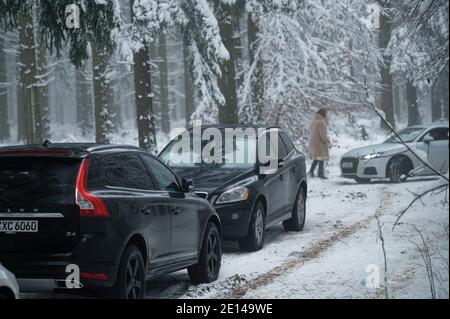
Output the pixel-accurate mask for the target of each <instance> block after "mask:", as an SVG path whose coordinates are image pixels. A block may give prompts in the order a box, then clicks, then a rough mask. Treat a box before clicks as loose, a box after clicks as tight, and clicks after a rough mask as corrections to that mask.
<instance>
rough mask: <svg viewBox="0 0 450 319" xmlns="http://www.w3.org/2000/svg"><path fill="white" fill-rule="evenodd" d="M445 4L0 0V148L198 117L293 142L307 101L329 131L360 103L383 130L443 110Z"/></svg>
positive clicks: (145, 139)
mask: <svg viewBox="0 0 450 319" xmlns="http://www.w3.org/2000/svg"><path fill="white" fill-rule="evenodd" d="M74 6H75V9H74ZM448 6H449V4H448V1H444V0H425V1H422V0H402V1H389V0H377V1H371V0H340V1H332V0H273V1H269V0H262V1H256V0H247V1H245V0H214V1H207V0H173V1H164V0H109V1H107V0H58V1H44V0H36V1H29V0H3V1H0V27H1V30H0V144H9V143H14V144H16V143H41V142H42V141H44V140H45V139H50V140H52V141H53V142H59V141H81V140H82V141H97V142H100V143H108V142H117V141H126V142H128V143H133V144H136V145H139V146H141V147H144V148H146V149H148V150H151V151H154V152H155V151H156V150H157V148H158V146H163V145H157V143H158V140H167V138H168V135H169V133H170V131H171V130H172V129H175V128H179V127H185V126H189V125H190V124H191V123H192V120H202V121H203V123H222V124H229V123H255V124H256V123H259V124H266V125H274V126H280V127H282V128H284V129H286V130H287V131H288V132H289V133H290V135H291V136H292V138H294V139H295V140H296V141H298V143H299V144H300V145H304V141H305V140H306V138H307V131H308V127H309V122H310V119H311V118H312V116H313V114H314V111H316V110H317V109H318V108H320V107H328V108H329V109H330V110H331V111H332V117H340V118H344V119H345V120H344V121H341V122H339V123H344V124H341V126H340V127H338V128H337V129H338V130H349V131H352V132H354V133H353V134H356V135H358V134H360V132H361V131H364V132H367V131H368V130H369V131H370V130H372V129H374V128H373V127H369V126H371V122H370V121H371V120H373V118H375V115H374V114H373V113H371V111H370V110H369V109H368V108H367V107H366V105H365V104H366V102H367V100H369V101H373V102H374V103H375V105H376V106H377V107H378V108H379V109H380V110H381V111H382V112H383V113H384V114H385V117H386V119H387V120H388V122H389V123H391V124H392V125H393V126H394V127H404V126H407V125H416V124H422V123H423V124H426V123H430V122H432V121H436V120H439V119H442V118H446V119H448V103H449V96H448V91H449V87H448V86H449V83H448V75H449V74H448V72H449V70H448V54H449V52H448V41H449V39H448V9H449V8H448ZM68 8H69V11H68ZM74 10H75V11H74ZM76 10H79V11H78V12H79V22H80V25H79V26H76V27H74V26H72V27H71V26H70V23H75V22H76V19H73V18H74V16H73V13H74V12H75V13H76V12H77V11H76ZM68 23H69V26H68ZM380 125H381V124H380ZM365 126H366V127H365ZM381 128H382V129H383V127H381Z"/></svg>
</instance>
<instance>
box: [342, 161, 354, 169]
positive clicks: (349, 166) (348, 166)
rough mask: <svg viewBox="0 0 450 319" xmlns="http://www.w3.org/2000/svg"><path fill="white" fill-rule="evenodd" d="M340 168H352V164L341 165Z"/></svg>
mask: <svg viewBox="0 0 450 319" xmlns="http://www.w3.org/2000/svg"><path fill="white" fill-rule="evenodd" d="M342 168H353V163H352V162H347V163H342Z"/></svg>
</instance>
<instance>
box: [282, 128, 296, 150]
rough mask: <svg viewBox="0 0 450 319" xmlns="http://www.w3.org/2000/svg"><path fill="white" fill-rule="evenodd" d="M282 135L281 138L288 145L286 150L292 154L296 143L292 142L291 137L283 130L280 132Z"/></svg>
mask: <svg viewBox="0 0 450 319" xmlns="http://www.w3.org/2000/svg"><path fill="white" fill-rule="evenodd" d="M280 135H281V139H282V140H283V142H284V145H285V146H286V151H287V153H288V154H290V153H291V152H292V150H293V149H294V144H292V142H291V139H290V138H289V137H288V136H287V134H286V133H284V132H282V133H280Z"/></svg>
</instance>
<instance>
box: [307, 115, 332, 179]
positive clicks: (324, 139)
mask: <svg viewBox="0 0 450 319" xmlns="http://www.w3.org/2000/svg"><path fill="white" fill-rule="evenodd" d="M327 113H328V111H327V110H326V109H325V108H321V109H320V110H319V111H317V113H316V115H315V117H314V120H313V121H312V123H311V127H310V140H309V157H310V158H311V159H312V160H313V163H312V165H311V169H310V171H309V174H310V175H311V177H314V176H315V175H314V171H315V169H316V167H317V165H319V173H318V176H319V177H320V178H322V179H327V177H325V170H324V165H325V161H328V160H329V159H330V153H329V149H330V148H331V140H330V138H329V137H328V133H327V122H326V118H327Z"/></svg>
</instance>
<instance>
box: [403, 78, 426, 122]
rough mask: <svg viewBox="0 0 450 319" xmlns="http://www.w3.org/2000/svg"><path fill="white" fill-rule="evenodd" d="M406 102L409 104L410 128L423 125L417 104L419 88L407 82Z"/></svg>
mask: <svg viewBox="0 0 450 319" xmlns="http://www.w3.org/2000/svg"><path fill="white" fill-rule="evenodd" d="M406 100H407V102H408V126H413V125H418V124H421V122H422V121H421V120H420V113H419V106H418V104H417V88H416V86H415V85H414V83H412V82H411V81H407V82H406Z"/></svg>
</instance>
